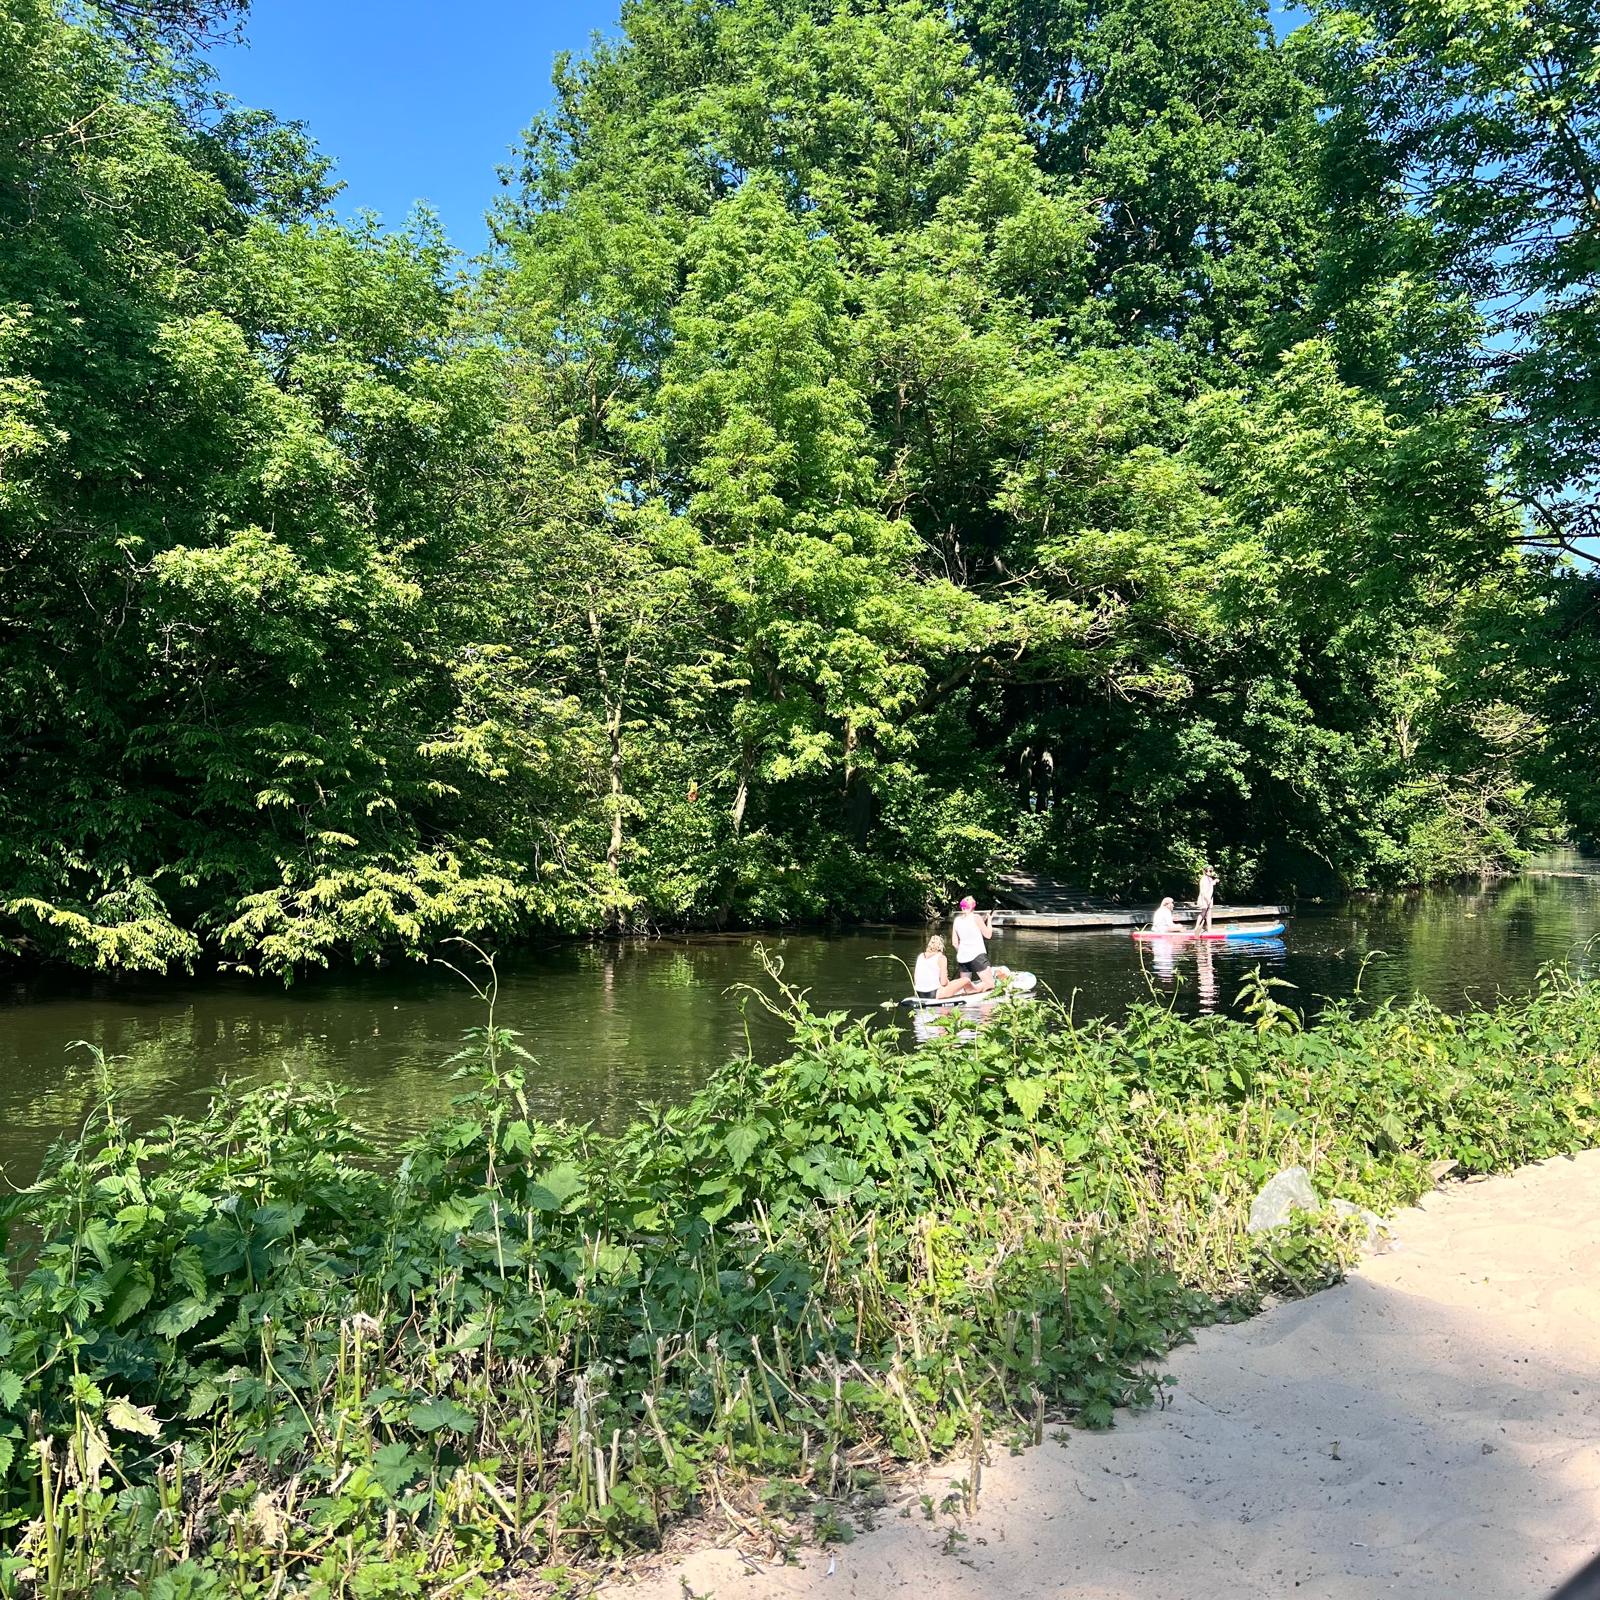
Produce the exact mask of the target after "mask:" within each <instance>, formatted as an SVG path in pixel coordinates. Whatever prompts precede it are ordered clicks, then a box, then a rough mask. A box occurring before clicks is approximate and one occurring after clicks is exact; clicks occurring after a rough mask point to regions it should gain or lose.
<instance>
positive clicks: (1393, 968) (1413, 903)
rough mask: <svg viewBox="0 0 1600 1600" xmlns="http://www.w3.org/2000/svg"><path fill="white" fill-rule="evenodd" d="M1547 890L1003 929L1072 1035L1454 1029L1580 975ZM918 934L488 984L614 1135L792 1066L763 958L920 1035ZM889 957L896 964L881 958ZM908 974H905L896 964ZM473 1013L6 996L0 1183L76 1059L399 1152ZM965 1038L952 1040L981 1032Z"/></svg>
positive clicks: (746, 939) (1571, 877)
mask: <svg viewBox="0 0 1600 1600" xmlns="http://www.w3.org/2000/svg"><path fill="white" fill-rule="evenodd" d="M1552 870H1555V871H1559V872H1560V873H1561V874H1562V875H1561V876H1529V877H1524V878H1519V879H1510V880H1505V881H1502V882H1497V883H1486V884H1482V885H1478V884H1474V885H1472V886H1470V887H1469V888H1467V889H1462V890H1444V891H1438V892H1434V893H1428V894H1414V895H1403V896H1395V897H1392V898H1388V899H1381V900H1372V901H1366V902H1362V903H1360V904H1357V905H1350V906H1341V907H1336V908H1335V907H1318V906H1302V907H1301V908H1300V909H1299V912H1298V914H1297V915H1296V916H1295V917H1294V918H1293V920H1292V921H1291V923H1290V926H1289V930H1288V933H1287V935H1286V937H1284V938H1274V939H1269V940H1238V941H1236V940H1229V941H1226V942H1224V943H1217V944H1210V943H1196V942H1194V941H1180V942H1178V944H1177V945H1176V946H1175V947H1173V948H1163V942H1162V941H1156V942H1154V943H1152V944H1151V945H1150V946H1149V947H1148V948H1146V949H1143V950H1141V947H1140V944H1139V943H1138V942H1136V941H1134V940H1131V939H1129V938H1128V937H1127V936H1126V935H1125V934H1059V933H1042V932H1038V933H1036V932H1015V931H1010V930H1007V931H1005V932H1003V933H1002V934H1001V935H1000V936H999V937H998V938H997V939H996V941H995V953H996V955H997V957H998V958H999V959H1000V960H1002V961H1004V962H1005V963H1006V964H1008V965H1010V966H1014V967H1018V968H1027V969H1030V970H1032V971H1033V972H1035V973H1037V974H1038V976H1039V980H1040V982H1041V983H1042V984H1043V985H1044V986H1045V987H1046V988H1048V989H1050V990H1051V991H1053V992H1054V993H1055V994H1057V995H1059V996H1060V997H1061V998H1062V999H1063V1000H1067V1001H1070V1003H1071V1004H1072V1005H1073V1007H1074V1009H1075V1011H1076V1013H1077V1015H1079V1016H1080V1017H1084V1016H1091V1015H1115V1014H1117V1013H1119V1012H1121V1011H1122V1010H1124V1009H1125V1008H1126V1007H1127V1006H1128V1005H1129V1004H1130V1003H1132V1002H1135V1001H1139V1000H1148V999H1151V998H1152V997H1153V998H1155V999H1157V1000H1159V1001H1160V1002H1161V1003H1162V1004H1165V1005H1170V1006H1172V1007H1173V1008H1174V1009H1175V1010H1177V1011H1179V1012H1182V1013H1184V1014H1196V1013H1200V1012H1213V1011H1223V1012H1225V1011H1228V1010H1230V1009H1231V1008H1232V1007H1233V1006H1234V1004H1235V998H1236V996H1237V995H1238V992H1239V986H1240V984H1241V983H1242V982H1243V980H1244V979H1245V978H1246V977H1247V976H1248V975H1249V973H1250V971H1251V969H1252V968H1254V967H1260V968H1261V969H1262V970H1263V971H1264V972H1266V973H1267V974H1268V975H1269V976H1273V977H1280V978H1283V979H1286V980H1287V981H1288V982H1290V983H1292V984H1293V985H1295V989H1294V990H1293V991H1283V997H1284V998H1286V999H1288V1000H1291V1001H1292V1002H1293V1003H1294V1004H1295V1005H1297V1006H1300V1007H1302V1008H1304V1009H1307V1010H1312V1011H1314V1010H1315V1009H1316V1008H1317V1007H1318V1006H1319V1005H1320V1004H1321V1003H1322V1001H1321V999H1320V997H1324V996H1326V997H1340V996H1352V995H1356V994H1357V991H1358V989H1359V997H1358V1003H1359V1004H1361V1005H1371V1004H1374V1003H1376V1002H1378V1001H1381V1000H1383V999H1385V998H1387V997H1389V996H1407V995H1410V994H1413V993H1419V992H1420V993H1422V994H1426V995H1429V996H1431V997H1432V998H1433V999H1434V1000H1436V1001H1437V1002H1439V1003H1440V1004H1441V1005H1444V1006H1447V1007H1462V1006H1465V1005H1469V1004H1472V1003H1475V1002H1481V1001H1492V1000H1494V999H1495V998H1496V996H1497V995H1499V994H1501V993H1505V994H1515V993H1521V992H1525V991H1526V990H1527V988H1528V987H1529V986H1530V985H1531V984H1532V983H1533V982H1534V979H1535V974H1536V973H1537V971H1538V969H1539V967H1540V965H1541V964H1542V963H1544V962H1546V961H1550V960H1561V959H1568V958H1570V959H1572V960H1573V962H1574V964H1575V966H1576V967H1577V968H1578V970H1580V971H1587V970H1588V969H1589V968H1590V966H1591V965H1592V956H1591V952H1590V951H1589V948H1588V941H1589V940H1590V939H1592V938H1594V937H1595V936H1596V935H1597V934H1600V877H1597V876H1595V875H1594V873H1593V871H1592V870H1587V871H1586V870H1583V869H1582V868H1580V867H1578V866H1575V865H1572V864H1571V862H1570V861H1564V862H1561V863H1558V864H1556V866H1555V867H1554V868H1553V869H1552ZM923 939H924V932H923V930H922V929H919V928H866V929H859V930H855V931H852V932H849V933H844V934H836V935H826V934H813V933H806V934H787V935H768V936H765V937H761V938H757V937H752V936H729V937H716V938H698V939H682V940H657V941H640V942H637V943H626V944H610V945H600V944H596V945H584V944H573V943H559V944H550V945H547V946H543V947H534V948H529V949H525V950H522V951H520V952H518V953H516V954H515V955H514V956H508V957H507V958H506V959H505V960H504V961H503V962H502V964H501V973H502V985H501V995H500V1008H499V1013H498V1017H499V1020H500V1021H501V1022H502V1023H504V1024H505V1025H506V1026H508V1027H511V1028H515V1029H517V1030H518V1031H519V1032H520V1033H521V1034H522V1036H523V1043H524V1044H526V1045H527V1046H528V1048H529V1049H531V1050H532V1051H533V1053H534V1054H535V1055H536V1056H537V1057H538V1060H539V1067H538V1069H537V1071H535V1072H534V1073H532V1074H531V1077H530V1083H529V1095H530V1099H531V1100H532V1102H533V1106H534V1109H535V1110H536V1111H537V1112H538V1113H539V1114H540V1115H541V1116H546V1117H551V1116H566V1117H571V1118H574V1119H578V1120H594V1121H596V1122H599V1123H602V1124H605V1125H609V1126H615V1125H616V1124H618V1123H620V1122H621V1121H623V1120H625V1119H626V1118H627V1117H628V1116H629V1115H631V1114H632V1112H633V1110H634V1108H635V1107H636V1106H637V1105H638V1104H639V1102H640V1101H641V1100H645V1099H656V1100H673V1099H679V1098H682V1097H683V1096H685V1095H687V1094H688V1093H689V1092H690V1091H691V1090H692V1089H693V1088H694V1087H695V1086H696V1085H697V1084H698V1083H700V1082H701V1081H703V1079H704V1077H705V1075H706V1074H707V1073H708V1072H709V1071H710V1070H711V1068H712V1067H714V1066H715V1065H716V1064H717V1063H719V1062H721V1061H724V1060H726V1059H727V1058H728V1057H730V1056H732V1055H735V1054H740V1053H743V1052H745V1051H752V1052H754V1053H755V1054H756V1055H757V1056H759V1057H763V1058H770V1057H771V1056H772V1055H773V1054H775V1053H776V1052H777V1051H779V1050H781V1049H782V1048H783V1044H784V1040H785V1029H784V1025H783V1023H782V1021H781V1019H779V1018H777V1017H775V1016H773V1015H771V1014H770V1013H769V1012H768V1011H767V1010H766V1009H765V1008H763V1007H762V1006H760V1005H756V1004H751V1003H749V997H748V994H747V993H746V992H745V990H746V987H747V986H749V985H757V986H764V987H767V988H769V989H770V984H769V981H768V979H767V978H766V975H765V972H764V969H763V958H762V951H763V950H765V951H767V952H768V953H769V954H770V955H772V956H776V957H778V958H779V959H781V960H782V962H783V964H784V980H785V982H787V983H790V984H792V985H793V986H794V987H796V988H797V989H801V990H804V991H806V992H807V994H808V997H809V1000H810V1002H811V1004H812V1005H813V1006H814V1007H815V1008H816V1009H818V1010H819V1011H841V1012H844V1013H846V1014H848V1015H855V1016H867V1015H873V1016H876V1017H879V1018H881V1019H883V1020H884V1025H886V1026H891V1027H893V1026H899V1027H904V1028H906V1029H907V1030H908V1031H909V1030H917V1029H920V1028H921V1027H922V1026H924V1025H927V1024H928V1021H929V1019H927V1018H926V1017H924V1016H922V1015H921V1014H912V1015H909V1016H908V1015H907V1014H906V1013H904V1012H900V1011H897V1010H896V1011H888V1012H886V1011H883V1010H882V1009H881V1008H882V1005H883V1002H884V1001H885V1000H892V999H895V998H898V996H899V995H902V994H904V993H906V992H907V989H908V987H909V982H908V977H907V969H908V968H909V965H910V963H911V962H913V961H914V960H915V958H916V955H917V952H918V950H919V949H920V948H921V945H922V942H923ZM882 958H888V959H882ZM901 963H905V965H903V966H902V965H901ZM481 1020H482V1014H481V1008H480V1006H479V1005H478V1003H477V1001H475V1000H474V999H473V997H472V995H471V993H470V992H469V991H468V990H467V989H466V987H465V986H464V985H463V984H462V982H461V980H460V979H459V978H458V977H456V976H455V975H454V974H452V973H450V972H446V971H444V970H442V969H441V968H439V967H437V966H435V967H431V968H430V967H401V968H395V969H390V970H387V971H384V972H378V973H368V974H364V975H359V976H354V977H352V976H344V977H340V978H323V979H319V980H315V981H308V982H302V983H298V984H296V985H295V986H294V987H293V988H292V989H289V990H284V989H282V988H274V987H273V986H271V985H268V984H259V983H253V982H251V981H249V980H246V979H243V978H237V977H230V978H215V979H207V980H205V981H193V982H191V981H186V980H182V979H177V980H171V981H157V982H151V981H135V982H128V981H121V982H115V981H107V980H94V979H82V978H76V979H73V978H61V977H52V978H45V979H36V980H33V981H30V982H27V983H20V982H17V983H13V984H12V985H11V986H10V987H9V988H0V1164H4V1165H7V1166H9V1167H10V1169H11V1176H12V1177H13V1179H16V1180H20V1179H22V1178H24V1177H26V1176H28V1175H30V1174H31V1167H32V1165H33V1163H34V1162H36V1161H37V1158H38V1156H39V1154H40V1153H41V1152H42V1151H43V1149H44V1148H45V1147H46V1146H47V1145H48V1143H49V1142H50V1140H51V1139H53V1138H54V1137H55V1136H56V1135H57V1134H59V1133H60V1132H61V1131H62V1130H63V1129H65V1128H68V1127H71V1126H73V1125H74V1124H76V1123H77V1122H79V1121H81V1119H82V1117H83V1116H84V1114H85V1112H86V1110H87V1108H88V1106H89V1104H90V1103H91V1100H92V1097H93V1095H94V1093H95V1086H96V1076H95V1071H94V1068H93V1064H92V1061H91V1059H90V1057H89V1055H88V1053H87V1052H85V1051H82V1050H70V1049H69V1048H68V1046H69V1045H70V1044H71V1042H72V1041H74V1040H87V1041H89V1042H90V1043H92V1044H96V1045H99V1046H100V1047H102V1048H103V1049H104V1050H105V1051H106V1052H107V1054H109V1055H111V1056H114V1057H116V1063H115V1079H116V1083H117V1086H118V1090H119V1094H120V1095H121V1097H122V1100H123V1104H124V1107H125V1109H126V1110H127V1111H128V1112H129V1114H130V1115H133V1116H135V1117H137V1118H139V1119H141V1120H148V1119H150V1118H153V1117H156V1116H159V1115H161V1114H162V1113H164V1112H167V1111H190V1110H194V1109H196V1108H197V1107H198V1106H199V1105H200V1103H201V1101H202V1099H203V1097H204V1096H205V1095H206V1094H207V1093H209V1092H210V1091H211V1090H212V1089H213V1088H214V1087H215V1086H216V1085H217V1084H218V1083H221V1082H228V1083H233V1084H253V1083H261V1082H265V1081H269V1080H273V1079H281V1078H286V1077H292V1078H299V1079H301V1080H304V1081H310V1082H316V1081H324V1080H327V1079H330V1078H332V1079H337V1080H339V1081H341V1082H344V1083H348V1084H350V1085H352V1086H353V1087H354V1089H355V1090H356V1091H357V1097H356V1099H355V1101H354V1103H353V1108H352V1116H353V1117H354V1118H355V1119H356V1120H358V1121H360V1122H363V1123H365V1124H366V1125H368V1126H370V1127H372V1128H374V1129H377V1130H381V1131H382V1132H383V1133H384V1134H385V1136H388V1137H393V1136H395V1135H399V1134H404V1133H407V1132H410V1131H414V1130H415V1129H417V1128H419V1127H421V1126H422V1125H423V1124H424V1123H425V1122H427V1121H428V1120H429V1119H430V1118H432V1117H433V1116H435V1115H436V1114H437V1113H438V1112H439V1110H440V1109H441V1108H442V1107H443V1106H444V1105H446V1104H447V1103H448V1100H449V1098H450V1096H451V1094H453V1093H455V1092H456V1091H457V1088H458V1086H457V1085H454V1084H452V1083H451V1081H450V1076H449V1069H447V1068H445V1067H444V1065H443V1063H444V1062H445V1061H446V1060H447V1058H448V1057H449V1056H450V1055H451V1054H452V1052H453V1051H454V1050H455V1049H456V1048H457V1046H458V1044H459V1041H460V1037H461V1032H462V1030H463V1029H464V1028H467V1027H469V1026H471V1025H473V1024H474V1023H477V1022H480V1021H481ZM975 1020H976V1019H975V1018H973V1017H971V1016H967V1017H964V1018H963V1020H962V1021H961V1022H959V1023H957V1024H955V1026H957V1027H958V1028H966V1027H971V1026H972V1025H973V1023H974V1021H975Z"/></svg>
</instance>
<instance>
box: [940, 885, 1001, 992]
mask: <svg viewBox="0 0 1600 1600" xmlns="http://www.w3.org/2000/svg"><path fill="white" fill-rule="evenodd" d="M950 937H951V938H952V939H953V940H954V941H955V946H956V965H957V966H958V967H960V968H961V976H962V977H963V978H966V979H967V980H968V981H969V982H970V984H971V986H972V992H973V993H974V994H981V993H982V992H983V991H984V990H985V989H992V988H993V987H994V979H995V972H994V968H993V967H991V966H990V965H989V947H988V941H989V940H990V939H992V938H994V929H993V928H992V927H991V926H990V924H989V918H988V916H987V914H986V915H984V916H979V915H978V902H977V901H976V900H974V899H973V898H972V896H971V895H970V894H969V895H964V896H963V897H962V900H961V909H960V911H958V912H957V913H956V919H955V921H954V922H952V923H951V924H950Z"/></svg>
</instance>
